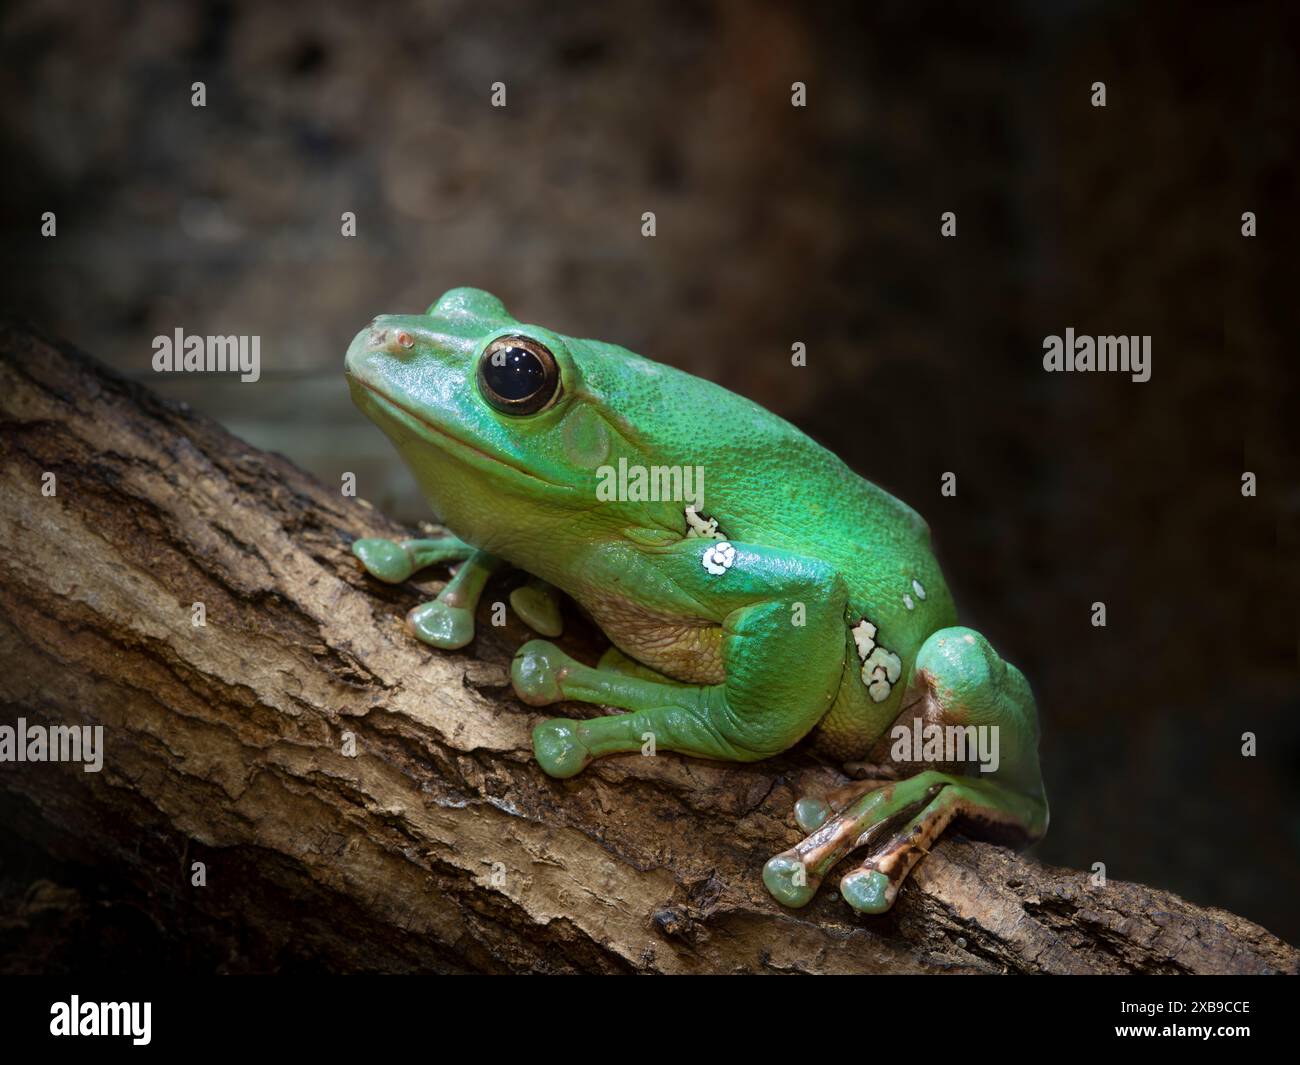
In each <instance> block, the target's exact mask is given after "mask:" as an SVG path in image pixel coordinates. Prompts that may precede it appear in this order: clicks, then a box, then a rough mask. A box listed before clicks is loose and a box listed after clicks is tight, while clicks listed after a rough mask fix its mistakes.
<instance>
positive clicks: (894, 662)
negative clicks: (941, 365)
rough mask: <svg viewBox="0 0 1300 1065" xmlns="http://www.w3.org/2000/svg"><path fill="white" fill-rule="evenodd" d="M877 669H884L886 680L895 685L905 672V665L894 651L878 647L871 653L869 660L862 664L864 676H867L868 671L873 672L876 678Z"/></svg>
mask: <svg viewBox="0 0 1300 1065" xmlns="http://www.w3.org/2000/svg"><path fill="white" fill-rule="evenodd" d="M877 669H883V670H884V671H885V677H886V679H888V681H889V683H890V684H893V683H894V682H895V681H896V680H898V678H899V676H900V675H901V674H902V672H903V663H902V660H901V659H899V657H898V655H896V654H894V652H893V651H889V650H886V649H885V648H883V647H877V648H876V649H875V650H874V651H872V652H871V655H870V656H869V657H868V658H867V660H866V661H865V662H863V663H862V671H863V676H865V675H866V672H867V670H871V672H872V675H873V676H874V675H875V671H876V670H877Z"/></svg>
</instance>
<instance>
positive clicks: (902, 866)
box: [840, 780, 1041, 913]
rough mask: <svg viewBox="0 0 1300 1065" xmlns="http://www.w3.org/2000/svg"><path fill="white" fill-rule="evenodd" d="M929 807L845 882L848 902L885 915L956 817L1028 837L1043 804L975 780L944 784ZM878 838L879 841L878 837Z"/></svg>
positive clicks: (842, 882)
mask: <svg viewBox="0 0 1300 1065" xmlns="http://www.w3.org/2000/svg"><path fill="white" fill-rule="evenodd" d="M930 794H931V795H932V796H933V797H932V798H931V799H930V801H929V802H928V803H926V805H925V806H924V807H923V808H922V809H921V810H920V811H919V812H918V813H917V814H916V815H915V816H913V817H912V818H911V819H910V820H908V821H907V822H906V823H905V824H904V825H903V826H902V827H901V828H899V829H898V831H896V832H895V833H894V834H893V835H892V836H890V837H889V838H888V839H887V840H885V842H884V843H883V844H882V845H880V846H878V847H877V848H876V849H875V850H874V851H873V852H872V854H871V855H870V857H868V858H867V859H866V861H864V862H863V863H862V864H861V865H860V866H859V867H858V868H857V869H854V870H853V871H852V872H849V873H846V874H845V875H844V876H843V877H842V878H841V879H840V894H841V895H843V896H844V901H845V902H847V903H848V904H849V905H850V906H852V907H853V908H854V909H855V910H857V911H859V912H860V913H884V912H885V911H886V910H888V909H889V908H890V907H891V906H892V905H893V904H894V899H896V898H897V897H898V889H899V888H900V887H902V885H903V881H904V880H905V879H907V874H908V873H910V872H911V871H912V868H913V867H914V866H915V865H916V863H917V862H918V861H920V860H921V858H923V857H924V856H925V855H926V854H929V853H930V847H931V845H932V844H933V843H934V841H935V840H937V839H938V838H939V836H940V834H941V833H942V832H943V830H944V829H945V828H947V827H948V825H949V824H950V823H951V822H952V820H953V819H954V818H956V817H959V816H960V817H962V818H963V819H966V820H969V821H974V822H977V823H979V824H980V825H981V826H983V827H985V828H987V829H989V830H991V831H993V832H994V833H995V834H998V835H1007V836H1011V837H1014V836H1019V837H1021V838H1022V839H1024V838H1026V837H1027V836H1028V834H1029V833H1028V830H1026V829H1025V828H1024V826H1025V825H1027V824H1031V823H1032V822H1034V821H1035V820H1036V818H1037V817H1039V816H1040V815H1039V813H1038V811H1037V809H1036V807H1037V806H1040V805H1041V803H1039V802H1038V800H1035V799H1033V798H1030V797H1028V796H1021V795H1017V794H1015V793H1014V792H1011V791H1009V790H1008V789H1006V788H1005V787H1002V786H1001V785H998V784H994V783H991V782H982V781H978V780H970V781H969V782H961V783H951V784H941V785H939V786H938V790H937V791H931V793H930ZM877 838H879V837H877Z"/></svg>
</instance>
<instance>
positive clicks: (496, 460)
mask: <svg viewBox="0 0 1300 1065" xmlns="http://www.w3.org/2000/svg"><path fill="white" fill-rule="evenodd" d="M348 378H349V379H350V380H352V381H354V382H355V383H356V384H357V385H359V386H360V387H361V388H362V389H363V390H364V391H365V392H367V393H368V394H369V395H370V396H371V397H372V401H373V402H374V403H376V404H377V405H378V406H379V407H380V409H387V410H388V411H390V412H392V411H395V412H397V413H398V414H400V415H402V416H403V417H406V418H409V419H410V420H411V421H413V422H415V423H416V424H417V425H419V426H421V427H422V428H424V429H427V430H428V431H429V432H431V433H434V434H436V435H437V436H440V437H442V438H443V439H444V440H447V441H450V443H451V444H452V445H453V447H454V448H459V449H461V450H463V451H468V452H472V453H473V454H475V455H478V456H479V457H480V458H482V459H486V460H487V461H488V462H490V463H493V464H494V465H497V466H505V467H506V468H508V469H511V470H514V471H515V473H518V474H520V475H521V476H524V477H527V478H528V479H529V480H531V481H536V482H537V483H538V484H544V485H546V486H547V487H548V488H558V489H561V490H564V491H568V490H569V488H570V487H571V486H569V485H567V484H557V483H556V482H555V481H548V480H547V479H546V478H545V477H538V476H537V474H535V473H533V472H532V471H531V470H526V469H524V468H523V467H522V466H519V465H517V464H516V463H513V462H510V461H509V460H508V459H505V458H502V457H501V456H500V455H493V454H492V453H491V452H489V451H484V450H483V449H482V448H480V447H475V446H474V445H473V444H471V443H469V442H468V441H466V440H462V439H461V438H460V437H458V436H455V435H453V434H452V433H449V432H448V431H447V430H446V429H443V428H442V427H441V426H438V425H435V424H434V423H433V422H431V421H429V420H428V419H427V418H422V417H420V415H418V414H416V413H415V411H413V410H411V409H410V408H408V407H403V406H402V405H401V404H400V403H397V402H395V401H394V400H392V399H390V398H389V397H388V396H386V395H384V394H383V393H382V392H380V391H379V390H378V389H377V388H375V387H374V386H373V385H371V384H370V383H369V382H367V381H365V380H364V379H362V378H361V377H359V376H357V375H356V374H354V373H349V374H348Z"/></svg>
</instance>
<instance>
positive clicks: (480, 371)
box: [346, 288, 1048, 913]
mask: <svg viewBox="0 0 1300 1065" xmlns="http://www.w3.org/2000/svg"><path fill="white" fill-rule="evenodd" d="M346 369H347V379H348V382H349V387H350V388H351V391H352V396H353V398H354V400H355V402H356V403H357V405H358V406H359V407H360V408H361V410H362V411H363V412H364V413H365V414H366V415H367V416H369V417H370V418H371V419H372V420H373V421H374V422H376V423H377V424H378V426H379V427H380V428H381V429H382V430H383V431H384V432H385V433H386V434H387V435H388V437H389V438H390V439H391V441H392V443H393V444H394V445H395V446H396V448H397V450H398V452H399V453H400V455H401V456H402V458H403V460H404V461H405V462H406V464H407V465H408V466H409V468H410V470H411V471H412V473H413V474H414V476H415V478H416V480H417V482H418V483H419V486H420V488H421V490H422V492H423V493H424V495H425V496H426V497H427V499H428V500H429V502H430V504H431V505H432V507H433V509H434V511H435V512H436V513H437V515H438V516H439V518H440V519H441V521H442V523H443V525H444V526H445V528H446V529H448V530H449V531H450V533H451V535H446V536H441V537H437V538H433V539H421V540H404V541H400V542H397V541H389V540H378V539H362V540H358V541H356V542H355V543H354V544H353V551H354V553H355V555H356V556H357V558H358V559H359V560H360V561H361V563H362V565H363V566H364V567H365V569H366V570H367V571H368V572H369V573H370V574H372V575H373V576H374V577H376V578H378V579H380V580H383V581H388V582H393V583H396V582H401V581H405V580H406V579H407V578H409V577H410V576H411V575H412V574H413V573H414V572H415V571H416V570H417V569H420V568H422V567H424V566H429V565H432V564H434V563H442V562H461V563H462V564H461V565H460V567H459V568H458V569H457V570H456V572H455V575H454V576H453V577H452V579H451V580H450V581H449V582H448V584H447V585H446V587H445V588H444V589H443V591H442V592H441V593H440V594H439V595H438V597H437V598H436V599H435V600H433V601H431V602H427V603H423V604H421V605H419V606H416V607H415V608H414V609H413V610H412V611H411V612H410V614H409V615H408V617H407V624H408V627H409V629H410V631H411V632H412V633H413V635H414V636H416V637H418V638H419V639H421V640H423V641H425V642H426V643H428V644H431V645H433V646H435V647H440V648H457V647H463V646H464V645H465V644H467V643H468V642H469V641H470V640H471V639H472V638H473V635H474V615H475V607H476V604H477V601H478V598H479V596H480V593H481V592H482V590H483V588H484V585H485V583H486V581H487V579H488V577H489V576H490V575H491V574H492V573H493V572H494V571H495V570H497V569H498V568H500V567H502V566H503V565H510V566H514V567H517V568H518V569H520V570H522V571H525V572H526V573H527V574H528V575H529V577H528V580H527V582H526V583H524V584H523V585H521V586H520V587H519V588H518V589H516V591H515V592H514V593H513V594H512V596H511V604H512V606H513V607H514V609H515V610H516V611H517V613H518V614H519V615H520V617H521V618H522V619H523V620H524V621H525V622H526V623H527V624H528V625H529V626H530V627H531V628H533V629H534V630H535V631H536V632H537V633H539V634H540V635H542V636H547V637H555V636H558V635H559V634H560V632H561V613H560V608H559V599H558V597H557V594H556V590H557V589H558V590H560V591H562V592H564V593H566V594H567V595H568V596H569V597H571V598H572V599H573V600H574V601H575V602H576V603H577V604H578V605H579V606H580V607H581V608H583V609H584V610H585V611H586V612H587V613H588V614H589V615H590V616H591V618H592V619H593V620H594V621H595V622H596V624H597V625H598V626H599V627H600V628H601V630H602V631H603V632H604V633H605V635H606V636H608V638H609V640H610V642H611V644H612V645H613V646H612V647H610V649H609V650H608V651H607V652H606V653H605V654H604V656H603V657H602V658H601V659H600V661H599V663H598V664H597V665H596V666H595V667H591V666H588V665H584V664H582V663H580V662H578V661H576V660H574V659H573V658H571V657H570V656H569V655H567V654H565V653H564V652H563V651H562V650H560V649H559V648H558V647H557V646H556V645H555V644H553V643H551V642H549V641H548V640H544V639H535V640H531V641H530V642H528V643H526V644H524V646H523V647H521V648H520V649H519V651H518V653H517V655H516V656H515V658H514V661H513V663H512V667H511V679H512V682H513V685H514V689H515V692H516V693H517V695H518V696H519V698H520V699H522V700H523V701H524V702H525V703H527V704H529V705H531V706H537V707H542V706H547V705H549V704H551V703H557V702H560V701H562V700H579V701H582V702H590V703H597V704H602V705H605V706H608V707H613V708H616V709H618V710H621V711H623V712H622V713H618V714H613V715H607V716H603V717H595V718H592V719H589V720H569V719H566V718H552V719H550V720H545V721H542V722H541V723H540V724H538V725H537V727H536V729H535V730H534V732H533V749H534V753H535V755H536V758H537V761H538V763H539V764H540V766H541V768H542V769H543V770H544V771H545V772H546V773H548V774H550V775H551V776H552V777H572V776H574V775H575V774H577V773H580V772H582V770H583V769H584V768H585V767H586V766H587V765H588V764H589V763H590V762H591V761H592V760H593V759H596V758H603V757H605V756H607V755H612V754H617V753H620V752H631V751H641V750H642V749H643V747H645V746H646V742H647V739H652V740H653V747H654V749H655V750H657V751H675V752H680V753H682V754H687V755H693V756H696V757H700V758H713V759H723V760H730V761H740V762H748V761H753V760H757V759H761V758H767V757H770V756H772V755H775V754H777V753H779V752H781V751H785V750H787V749H788V748H790V747H792V746H793V745H794V744H796V743H799V742H800V741H801V740H803V739H804V738H805V737H809V736H811V737H812V741H811V742H812V743H814V744H815V745H816V747H817V748H818V749H819V750H820V751H822V752H824V753H825V754H826V755H828V756H831V757H833V758H836V759H838V760H841V761H845V762H849V763H851V764H850V766H849V769H850V771H851V772H852V773H853V775H855V776H857V777H859V779H855V780H853V781H852V782H851V783H850V784H849V785H847V786H846V787H844V788H841V789H839V790H838V791H835V792H832V793H831V794H829V795H826V796H816V797H805V798H801V799H800V800H799V801H798V802H797V803H796V805H795V809H794V811H793V813H794V818H795V820H796V822H797V823H798V825H799V827H800V828H801V829H802V830H803V831H804V832H805V833H807V836H806V838H805V839H804V840H803V841H802V842H800V843H799V844H797V845H796V846H793V847H791V848H790V849H788V850H786V851H785V852H783V853H781V854H778V855H776V856H774V857H773V858H772V859H771V860H770V861H768V862H767V864H766V866H765V867H764V869H763V879H764V882H765V884H766V885H767V887H768V889H769V890H770V891H771V893H772V895H773V896H774V897H775V898H776V899H777V900H778V901H779V902H781V903H783V904H784V905H786V906H792V907H794V906H802V905H804V904H805V903H807V902H808V901H809V900H810V899H811V898H812V897H813V895H814V893H815V892H816V890H817V887H818V885H819V884H820V882H821V880H822V878H823V877H824V876H826V875H827V874H828V873H829V872H830V871H831V869H832V868H833V867H834V866H835V865H836V864H837V863H839V862H840V860H841V859H843V858H844V857H846V856H847V855H848V854H850V853H851V852H854V851H858V852H865V860H863V861H862V862H861V864H860V865H858V866H857V867H856V868H853V869H851V870H850V871H849V872H848V873H846V874H845V875H844V876H843V878H842V879H841V880H840V891H841V894H842V895H843V896H844V898H845V899H846V900H847V901H848V903H849V904H850V905H851V906H853V907H854V908H855V909H857V910H859V911H862V912H864V913H881V912H883V911H885V910H887V909H889V907H890V906H891V905H893V902H894V899H895V898H896V896H897V894H898V890H899V887H900V886H901V884H902V883H903V881H904V878H905V877H906V876H907V874H908V872H909V871H910V870H911V869H912V867H913V866H914V865H915V863H916V862H917V860H918V859H919V858H920V857H921V856H922V855H923V854H925V853H926V851H927V850H928V848H929V846H930V845H931V843H932V842H933V841H934V840H935V839H936V837H937V836H938V835H939V834H940V833H941V832H942V831H943V830H944V829H945V827H946V826H947V825H948V824H949V823H950V822H951V821H952V820H953V819H954V818H956V819H959V820H960V821H962V822H963V823H965V824H966V825H969V826H972V827H974V828H975V829H976V830H977V831H981V832H983V833H985V834H989V833H991V834H994V835H996V836H998V837H1001V838H1006V839H1008V840H1016V841H1022V842H1023V841H1030V840H1033V839H1036V838H1038V837H1039V836H1041V835H1042V834H1043V832H1044V831H1046V828H1047V816H1048V815H1047V803H1046V799H1045V796H1044V793H1043V787H1042V781H1041V777H1040V772H1039V765H1038V721H1037V715H1036V712H1035V708H1034V701H1033V697H1032V695H1031V694H1030V690H1029V685H1028V684H1027V683H1026V681H1025V678H1024V677H1023V676H1022V674H1021V673H1020V671H1019V670H1018V669H1016V668H1015V667H1014V666H1012V665H1010V664H1009V663H1007V662H1005V661H1003V660H1002V659H1001V658H1000V657H999V656H998V654H997V653H996V652H995V651H994V649H993V648H992V647H991V646H990V645H989V642H988V641H987V640H986V639H985V638H984V637H983V636H981V635H980V634H979V633H978V632H975V631H973V630H971V629H968V628H964V627H961V626H959V625H957V623H956V621H957V618H956V611H955V609H954V607H953V602H952V598H951V596H950V595H949V592H948V588H947V586H946V585H945V583H944V579H943V575H942V574H941V573H940V571H939V567H938V565H937V563H936V562H935V558H934V555H933V553H932V552H931V548H930V533H929V529H928V527H927V526H926V524H925V522H924V521H922V519H921V518H920V516H919V515H918V514H917V513H916V512H915V511H913V510H912V509H911V508H910V507H908V506H907V505H905V504H904V503H901V502H900V501H899V500H897V499H895V498H893V497H892V496H890V495H889V494H888V493H886V492H885V491H883V490H882V489H880V488H878V487H876V486H875V485H873V484H871V483H870V482H868V481H866V480H863V479H862V478H861V477H859V476H858V475H857V474H855V473H854V472H853V471H852V470H850V469H849V468H848V467H847V466H846V465H845V464H844V463H843V462H842V461H840V459H838V458H837V457H836V456H835V455H833V454H831V452H829V451H827V450H826V449H825V448H823V447H821V446H820V445H818V444H817V443H815V442H814V441H813V440H811V439H810V438H809V437H807V436H805V435H804V434H803V433H801V432H800V431H799V430H798V429H796V428H795V427H794V426H793V425H791V424H790V423H788V422H786V421H784V420H783V419H781V418H779V417H777V416H776V415H774V414H771V413H770V412H768V411H767V410H764V409H763V408H762V407H760V406H758V405H757V404H755V403H753V402H751V401H750V400H747V399H744V398H742V397H741V396H738V395H736V394H734V393H732V392H729V391H727V390H726V389H724V388H721V387H719V386H718V385H715V384H712V383H710V382H708V381H705V380H702V379H701V378H698V377H694V376H692V375H690V374H688V373H684V372H682V371H680V370H676V369H673V368H671V367H668V366H665V365H662V364H659V363H656V362H652V361H651V360H649V359H646V358H643V357H641V356H639V355H636V354H634V353H632V352H631V351H628V350H626V349H624V348H621V347H618V346H616V345H613V344H606V343H601V342H598V341H594V340H578V339H575V338H572V337H567V336H561V335H560V334H558V333H555V332H553V331H552V330H550V329H547V328H545V327H543V326H539V325H530V324H525V323H522V322H519V321H517V320H516V319H515V318H513V317H512V316H511V315H510V314H509V313H508V312H507V311H506V309H505V307H504V306H503V305H502V303H501V301H500V300H498V299H496V298H495V297H494V296H491V295H489V294H488V293H486V292H482V291H479V290H477V289H471V288H458V289H453V290H451V291H450V292H448V293H446V294H445V295H444V296H443V297H442V298H441V299H439V300H438V301H437V302H436V303H434V304H433V305H432V306H431V307H430V308H429V309H428V311H427V312H426V313H425V314H422V315H383V316H380V317H378V318H375V319H374V320H373V321H372V322H371V323H370V324H369V325H368V326H366V327H365V328H364V329H362V330H361V332H360V333H358V334H357V336H356V338H355V339H354V340H353V342H352V344H351V346H350V347H349V349H348V353H347V359H346ZM611 471H619V474H618V476H617V477H611ZM628 471H630V473H629V472H628ZM683 472H684V474H685V475H684V476H683V475H682V474H683ZM688 484H689V486H690V492H689V493H687V492H686V491H685V490H684V489H683V486H684V485H688ZM688 494H689V498H686V496H687V495H688ZM898 726H901V731H900V729H899V728H898ZM971 726H974V728H971ZM976 728H977V729H983V730H986V731H987V730H990V729H991V730H992V733H993V734H994V735H995V736H996V749H997V752H998V757H997V761H996V771H994V772H985V771H984V770H986V769H988V768H989V766H988V765H987V764H983V765H976V764H974V763H973V762H972V761H971V760H970V758H969V755H966V756H959V755H958V753H957V748H954V747H952V745H951V744H950V745H949V746H943V745H942V744H941V743H938V744H937V745H936V746H933V747H931V746H930V745H929V744H928V743H927V744H926V745H925V746H924V747H923V748H922V749H918V745H913V746H912V747H911V749H906V748H907V745H906V744H905V743H904V742H903V741H904V740H905V739H906V738H907V737H911V736H922V735H925V736H928V737H947V738H950V739H958V738H960V737H963V736H970V735H972V734H973V733H974V731H975V729H976ZM936 729H937V731H936ZM936 742H937V741H936ZM900 744H902V746H901V747H900Z"/></svg>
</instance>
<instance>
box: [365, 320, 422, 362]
mask: <svg viewBox="0 0 1300 1065" xmlns="http://www.w3.org/2000/svg"><path fill="white" fill-rule="evenodd" d="M387 317H388V316H387V315H382V314H381V315H379V317H377V318H374V319H372V320H371V322H370V324H369V325H368V326H367V327H366V328H365V329H364V330H362V332H363V333H364V334H365V340H364V346H365V347H366V348H370V349H372V350H373V349H382V350H385V351H391V352H393V353H395V354H400V353H401V352H403V351H409V350H410V349H411V348H413V347H415V334H414V333H412V332H411V331H410V330H409V329H402V328H400V327H397V326H390V325H389V324H388V323H387Z"/></svg>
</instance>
